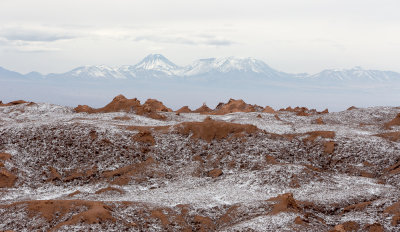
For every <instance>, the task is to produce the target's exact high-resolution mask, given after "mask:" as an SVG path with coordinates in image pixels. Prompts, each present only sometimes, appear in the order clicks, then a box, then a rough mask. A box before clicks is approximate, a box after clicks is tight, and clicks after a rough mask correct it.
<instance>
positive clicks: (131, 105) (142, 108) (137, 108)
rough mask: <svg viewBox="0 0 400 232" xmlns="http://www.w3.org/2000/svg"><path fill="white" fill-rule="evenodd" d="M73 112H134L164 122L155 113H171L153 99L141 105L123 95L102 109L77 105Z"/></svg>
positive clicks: (137, 101)
mask: <svg viewBox="0 0 400 232" xmlns="http://www.w3.org/2000/svg"><path fill="white" fill-rule="evenodd" d="M74 110H75V112H77V113H82V112H84V113H89V114H92V113H110V112H121V111H122V112H135V113H136V114H138V115H144V116H147V117H150V118H154V119H160V120H164V119H165V117H164V116H162V115H160V114H157V112H172V110H171V109H170V108H167V107H166V106H164V105H163V104H162V102H160V101H157V100H155V99H148V100H147V101H146V102H145V103H144V104H143V105H141V104H140V101H139V100H138V99H137V98H134V99H127V98H126V97H125V96H123V95H118V96H116V97H115V98H114V99H113V100H112V101H111V102H110V103H109V104H107V105H106V106H104V107H103V108H99V109H94V108H91V107H89V106H87V105H78V107H76V108H75V109H74Z"/></svg>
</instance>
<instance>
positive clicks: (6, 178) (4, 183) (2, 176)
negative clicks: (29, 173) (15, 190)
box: [0, 168, 17, 188]
mask: <svg viewBox="0 0 400 232" xmlns="http://www.w3.org/2000/svg"><path fill="white" fill-rule="evenodd" d="M16 181H17V176H16V175H14V174H12V173H11V172H9V171H8V170H7V169H4V168H2V169H0V188H12V187H14V185H15V182H16Z"/></svg>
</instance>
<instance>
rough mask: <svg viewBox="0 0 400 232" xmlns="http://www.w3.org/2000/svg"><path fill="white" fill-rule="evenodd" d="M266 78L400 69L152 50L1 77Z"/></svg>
mask: <svg viewBox="0 0 400 232" xmlns="http://www.w3.org/2000/svg"><path fill="white" fill-rule="evenodd" d="M165 77H167V78H185V79H190V78H196V77H197V78H214V79H221V78H241V77H243V78H251V77H258V78H265V79H267V80H268V79H271V80H289V81H290V80H296V81H297V80H307V81H322V82H326V81H328V82H330V81H333V82H360V81H365V82H371V81H372V82H374V81H378V82H382V81H385V82H387V81H400V73H397V72H393V71H380V70H365V69H362V68H361V67H355V68H352V69H342V70H337V69H327V70H323V71H322V72H319V73H317V74H312V75H310V74H290V73H285V72H281V71H278V70H275V69H273V68H271V67H270V66H268V65H267V64H266V63H265V62H263V61H261V60H257V59H254V58H250V57H249V58H238V57H225V58H208V59H200V60H196V61H194V62H193V63H192V64H190V65H187V66H178V65H176V64H174V63H173V62H171V61H170V60H168V59H167V58H166V57H164V56H163V55H161V54H150V55H148V56H146V57H145V58H144V59H143V60H141V61H140V62H139V63H138V64H135V65H123V66H119V67H111V66H106V65H92V66H82V67H78V68H75V69H73V70H71V71H69V72H66V73H60V74H54V73H53V74H48V75H42V74H40V73H37V72H31V73H28V74H25V75H23V74H20V73H17V72H13V71H9V70H6V69H4V68H1V67H0V78H18V79H20V78H29V79H35V78H45V79H46V78H52V79H54V78H64V79H87V80H102V79H106V80H113V79H119V80H123V79H141V78H146V79H148V78H165Z"/></svg>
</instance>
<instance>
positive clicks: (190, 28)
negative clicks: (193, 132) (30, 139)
mask: <svg viewBox="0 0 400 232" xmlns="http://www.w3.org/2000/svg"><path fill="white" fill-rule="evenodd" d="M399 10H400V1H399V0H279V1H278V0H275V1H270V0H246V1H232V0H229V1H228V0H201V1H200V0H196V1H194V0H168V1H167V0H34V1H32V0H1V1H0V66H1V67H4V68H7V69H10V70H14V71H18V72H21V73H28V72H30V71H39V72H41V73H44V74H47V73H62V72H66V71H69V70H71V69H73V68H75V67H78V66H82V65H100V64H105V65H110V66H119V65H132V64H136V63H138V62H139V61H140V60H141V59H143V58H144V57H145V56H146V55H148V54H150V53H160V54H163V55H164V56H166V57H167V58H168V59H170V60H171V61H172V62H174V63H176V64H177V65H182V66H183V65H188V64H190V63H191V62H192V61H194V60H196V59H201V58H209V57H226V56H239V57H253V58H256V59H260V60H263V61H265V62H266V63H267V64H268V65H270V66H271V67H273V68H275V69H277V70H280V71H284V72H290V73H305V72H307V73H317V72H319V71H321V70H323V69H330V68H351V67H354V66H362V67H363V68H368V69H381V70H392V71H397V72H400V65H399V64H400V63H399V60H400V58H399V56H400V43H399V41H400V14H399Z"/></svg>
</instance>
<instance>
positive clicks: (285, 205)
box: [268, 193, 300, 214]
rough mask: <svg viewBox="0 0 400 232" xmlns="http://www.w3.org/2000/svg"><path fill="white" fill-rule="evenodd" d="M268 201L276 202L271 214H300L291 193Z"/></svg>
mask: <svg viewBox="0 0 400 232" xmlns="http://www.w3.org/2000/svg"><path fill="white" fill-rule="evenodd" d="M268 201H275V202H276V204H275V205H274V208H273V209H272V212H271V214H278V213H281V212H296V213H297V212H300V207H299V206H298V205H297V203H296V200H295V199H294V198H293V193H285V194H281V195H278V196H277V197H273V198H270V199H269V200H268Z"/></svg>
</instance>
